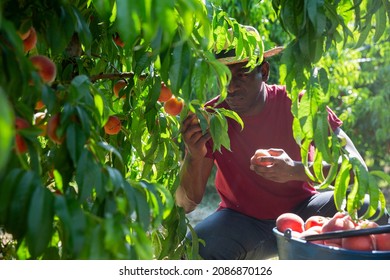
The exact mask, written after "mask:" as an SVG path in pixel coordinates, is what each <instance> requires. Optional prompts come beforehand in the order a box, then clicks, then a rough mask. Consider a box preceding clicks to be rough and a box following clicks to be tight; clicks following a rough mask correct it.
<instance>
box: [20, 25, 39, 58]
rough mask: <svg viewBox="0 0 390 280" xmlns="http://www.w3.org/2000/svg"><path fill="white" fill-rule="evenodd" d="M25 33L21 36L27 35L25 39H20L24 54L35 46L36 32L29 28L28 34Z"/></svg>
mask: <svg viewBox="0 0 390 280" xmlns="http://www.w3.org/2000/svg"><path fill="white" fill-rule="evenodd" d="M27 33H28V34H27ZM27 33H25V34H24V35H22V36H26V35H27V37H26V38H25V39H22V40H23V48H24V52H29V51H31V50H32V49H33V48H35V46H36V44H37V32H36V31H35V28H34V27H31V28H30V30H29V32H27ZM22 38H23V37H22Z"/></svg>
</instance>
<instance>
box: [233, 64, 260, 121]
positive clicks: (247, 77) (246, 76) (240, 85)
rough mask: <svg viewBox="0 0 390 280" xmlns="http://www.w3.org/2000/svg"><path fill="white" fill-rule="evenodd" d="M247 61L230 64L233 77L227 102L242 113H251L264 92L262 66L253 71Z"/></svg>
mask: <svg viewBox="0 0 390 280" xmlns="http://www.w3.org/2000/svg"><path fill="white" fill-rule="evenodd" d="M245 65H246V62H245V63H237V64H232V65H228V67H229V69H230V71H231V73H232V79H231V81H230V84H229V86H228V96H227V98H226V102H227V104H228V105H229V107H230V109H231V110H233V111H235V112H237V113H238V114H240V115H250V114H252V113H253V111H254V110H255V108H256V107H257V105H258V103H259V102H258V100H259V98H260V97H261V94H262V88H263V76H262V71H261V66H259V67H257V68H255V69H254V70H252V71H251V72H248V71H249V69H248V68H246V67H245Z"/></svg>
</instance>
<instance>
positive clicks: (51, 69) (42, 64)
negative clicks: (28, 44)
mask: <svg viewBox="0 0 390 280" xmlns="http://www.w3.org/2000/svg"><path fill="white" fill-rule="evenodd" d="M30 61H31V63H32V64H33V66H34V67H35V69H37V70H38V73H39V76H40V77H41V78H42V81H43V82H44V83H47V84H50V83H52V82H53V81H54V80H55V78H56V75H57V67H56V65H55V64H54V62H53V61H52V60H51V59H50V58H48V57H47V56H44V55H34V56H31V57H30Z"/></svg>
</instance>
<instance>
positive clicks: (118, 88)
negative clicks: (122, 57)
mask: <svg viewBox="0 0 390 280" xmlns="http://www.w3.org/2000/svg"><path fill="white" fill-rule="evenodd" d="M126 86H127V82H126V81H125V80H119V81H117V82H116V83H115V84H114V87H113V89H112V90H113V92H114V94H115V96H116V97H119V92H120V91H121V89H123V88H125V87H126ZM121 98H122V99H124V98H126V95H122V96H121Z"/></svg>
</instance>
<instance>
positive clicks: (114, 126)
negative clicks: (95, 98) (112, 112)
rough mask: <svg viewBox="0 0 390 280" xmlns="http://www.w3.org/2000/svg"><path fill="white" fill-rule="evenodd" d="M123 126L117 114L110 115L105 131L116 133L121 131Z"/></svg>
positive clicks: (110, 133)
mask: <svg viewBox="0 0 390 280" xmlns="http://www.w3.org/2000/svg"><path fill="white" fill-rule="evenodd" d="M121 127H122V124H121V120H120V119H119V118H118V117H117V116H110V117H109V118H108V120H107V122H106V124H105V125H104V131H105V132H106V133H107V134H109V135H115V134H118V133H119V131H120V130H121Z"/></svg>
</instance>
